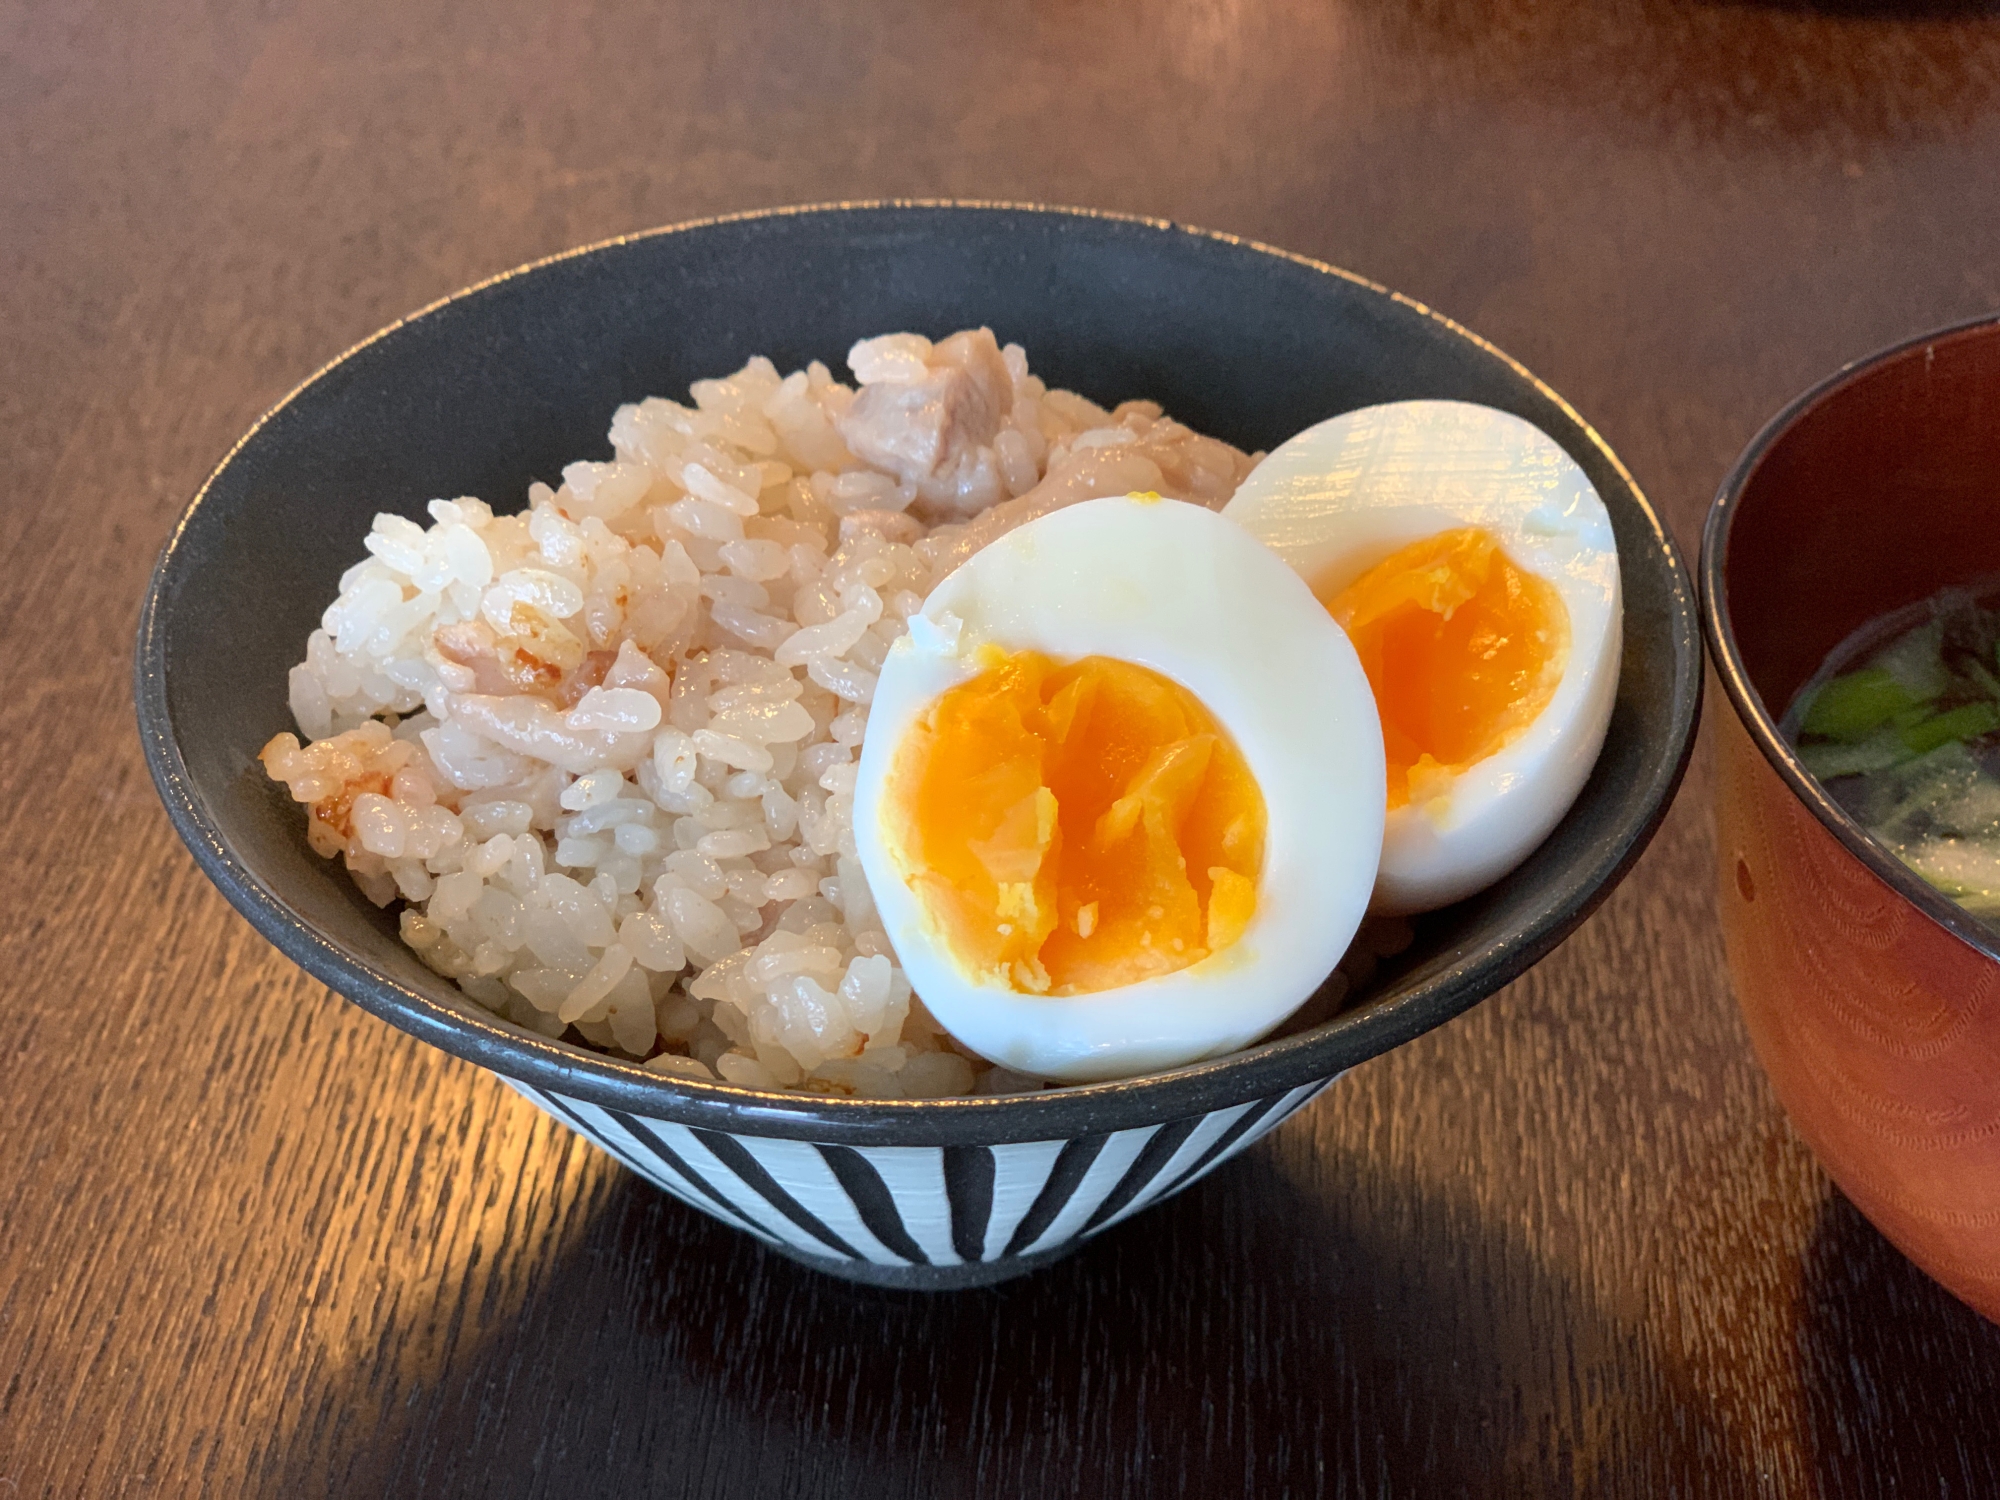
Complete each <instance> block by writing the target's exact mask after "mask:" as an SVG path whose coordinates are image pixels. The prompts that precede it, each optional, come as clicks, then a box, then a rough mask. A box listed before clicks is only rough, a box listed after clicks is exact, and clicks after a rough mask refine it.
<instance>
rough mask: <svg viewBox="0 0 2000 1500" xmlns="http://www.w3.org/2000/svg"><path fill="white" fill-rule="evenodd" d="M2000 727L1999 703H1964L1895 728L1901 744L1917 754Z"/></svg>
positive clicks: (1972, 737) (1988, 732) (1990, 731)
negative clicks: (1916, 722) (1900, 738)
mask: <svg viewBox="0 0 2000 1500" xmlns="http://www.w3.org/2000/svg"><path fill="white" fill-rule="evenodd" d="M1995 729H2000V705H1995V704H1992V703H1965V704H1961V705H1960V706H1959V707H1957V708H1954V709H1949V710H1947V711H1946V712H1944V713H1941V714H1937V715H1935V716H1933V717H1931V718H1928V719H1925V720H1924V721H1923V722H1922V723H1919V724H1912V725H1909V726H1908V727H1906V728H1901V729H1899V730H1898V731H1897V733H1898V734H1900V735H1901V736H1902V739H1903V743H1904V744H1905V745H1908V746H1909V747H1910V748H1911V749H1912V750H1914V751H1915V752H1916V753H1917V754H1919V755H1922V754H1924V753H1926V752H1927V751H1931V750H1935V749H1937V747H1938V746H1940V745H1948V744H1951V743H1953V742H1954V741H1957V740H1969V739H1975V738H1977V737H1978V736H1980V735H1982V734H1990V733H1992V732H1993V731H1994V730H1995Z"/></svg>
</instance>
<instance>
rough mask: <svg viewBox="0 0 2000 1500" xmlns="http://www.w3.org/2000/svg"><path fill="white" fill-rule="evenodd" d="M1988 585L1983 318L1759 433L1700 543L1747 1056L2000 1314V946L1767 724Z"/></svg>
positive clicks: (1921, 1242) (1989, 427)
mask: <svg viewBox="0 0 2000 1500" xmlns="http://www.w3.org/2000/svg"><path fill="white" fill-rule="evenodd" d="M1995 575H2000V319H1985V320H1982V321H1980V322H1978V323H1975V324H1968V325H1965V326H1961V327H1957V328H1951V329H1946V330H1944V331H1941V332H1938V333H1935V334H1931V335H1928V336H1926V337H1924V338H1921V339H1916V340H1913V341H1912V342H1910V343H1907V344H1901V345H1898V346H1897V347H1895V348H1892V349H1889V350H1886V351H1884V352H1883V353H1881V354H1878V355H1875V356H1874V357H1872V358H1870V359H1867V360H1863V361H1862V362H1860V363H1859V364H1856V365H1852V366H1849V367H1848V368H1847V369H1845V370H1842V371H1841V372H1840V373H1839V374H1837V375H1835V376H1834V377H1833V378H1832V379H1830V380H1828V381H1826V382H1825V383H1823V384H1822V385H1820V386H1818V387H1817V388H1816V389H1814V390H1812V391H1809V392H1807V393H1806V394H1805V395H1804V396H1802V397H1800V398H1799V400H1798V401H1796V402H1794V403H1793V404H1792V405H1791V407H1789V408H1788V409H1787V410H1785V411H1784V412H1782V413H1781V414H1780V415H1779V416H1778V417H1777V418H1776V419H1775V420H1774V421H1772V423H1771V424H1770V425H1769V426H1768V427H1766V428H1765V429H1764V431H1763V432H1762V433H1761V434H1759V435H1758V437H1757V439H1756V441H1754V442H1753V443H1752V444H1751V445H1750V448H1749V450H1748V451H1747V452H1746V453H1745V454H1744V456H1743V458H1742V459H1741V461H1740V462H1739V463H1738V464H1737V466H1736V469H1735V471H1734V472H1733V473H1731V475H1730V476H1729V478H1728V480H1727V481H1726V482H1725V483H1724V485H1723V487H1722V492H1721V494H1720V495H1719V496H1718V497H1717V499H1716V502H1715V505H1714V508H1713V509H1712V510H1711V511H1710V513H1709V517H1708V524H1707V527H1706V529H1705V531H1704V534H1703V538H1702V559H1701V586H1702V628H1703V630H1704V631H1705V632H1706V634H1707V636H1708V645H1709V652H1710V660H1711V661H1712V662H1713V663H1714V667H1715V672H1716V675H1717V677H1718V678H1719V680H1720V683H1721V686H1722V690H1723V692H1724V694H1725V695H1726V697H1727V699H1728V702H1729V704H1730V707H1731V708H1732V709H1733V710H1734V712H1733V713H1729V714H1723V715H1720V716H1718V717H1719V723H1718V728H1717V735H1716V739H1717V746H1718V753H1719V759H1720V765H1719V771H1720V775H1719V778H1718V791H1717V800H1716V819H1717V824H1718V835H1719V838H1718V852H1719V857H1720V870H1719V876H1720V884H1721V908H1722V920H1723V931H1724V935H1725V937H1726V939H1727V942H1728V947H1729V965H1730V970H1731V973H1732V975H1733V977H1734V979H1735V984H1736V995H1737V999H1738V1001H1739V1002H1740V1003H1741V1005H1742V1007H1743V1016H1744V1019H1745V1021H1746V1022H1747V1023H1748V1025H1749V1029H1750V1036H1751V1040H1752V1041H1753V1042H1754V1044H1755V1045H1756V1048H1757V1054H1758V1056H1759V1058H1760V1059H1761V1060H1762V1062H1763V1064H1764V1068H1765V1071H1766V1072H1767V1073H1769V1075H1770V1078H1771V1083H1772V1086H1773V1087H1774V1088H1775V1089H1776V1090H1777V1093H1778V1097H1779V1099H1780V1100H1782V1101H1783V1103H1784V1106H1785V1109H1786V1110H1787V1112H1788V1113H1789V1114H1790V1116H1791V1119H1792V1123H1793V1124H1794V1125H1795V1126H1796V1127H1797V1128H1798V1131H1799V1133H1800V1134H1801V1135H1802V1136H1803V1137H1804V1138H1805V1140H1806V1142H1807V1144H1808V1145H1809V1146H1811V1148H1812V1150H1813V1151H1814V1153H1815V1154H1816V1155H1817V1156H1818V1157H1819V1159H1820V1161H1821V1162H1822V1163H1823V1164H1824V1165H1825V1167H1826V1169H1827V1171H1828V1172H1829V1173H1831V1174H1832V1176H1833V1179H1834V1181H1835V1182H1837V1183H1838V1184H1839V1185H1840V1187H1841V1190H1842V1191H1843V1192H1845V1193H1846V1194H1847V1196H1848V1197H1849V1198H1851V1199H1852V1200H1853V1201H1854V1203H1855V1204H1856V1205H1857V1206H1858V1207H1859V1208H1860V1209H1861V1211H1862V1212H1863V1213H1865V1214H1867V1216H1868V1217H1869V1218H1870V1219H1871V1220H1872V1221H1873V1222H1874V1223H1875V1225H1876V1227H1878V1228H1879V1229H1880V1230H1881V1231H1882V1232H1883V1233H1884V1234H1885V1235H1887V1236H1888V1237H1889V1239H1891V1240H1892V1241H1894V1242H1895V1244H1896V1245H1897V1246H1898V1247H1899V1248H1900V1249H1901V1250H1902V1251H1903V1252H1904V1253H1905V1254H1906V1255H1908V1256H1909V1257H1910V1259H1911V1260H1913V1261H1915V1262H1916V1263H1917V1264H1918V1265H1919V1266H1921V1267H1922V1268H1923V1269H1924V1270H1925V1271H1927V1272H1928V1273H1929V1274H1930V1275H1931V1276H1933V1277H1935V1278H1936V1279H1937V1280H1938V1281H1939V1282H1941V1283H1942V1284H1943V1285H1944V1286H1946V1287H1947V1288H1949V1289H1950V1290H1951V1291H1952V1292H1954V1293H1956V1294H1957V1295H1958V1296H1959V1297H1961V1298H1962V1299H1964V1300H1965V1301H1966V1302H1967V1303H1969V1304H1970V1305H1971V1306H1973V1307H1974V1308H1977V1309H1978V1310H1979V1311H1980V1312H1981V1313H1983V1314H1985V1315H1986V1316H1987V1317H1988V1318H1992V1319H1994V1320H1996V1321H2000V933H1996V932H1995V931H1993V930H1992V929H1989V928H1987V927H1985V926H1982V925H1981V924H1980V923H1979V922H1977V921H1975V920H1974V919H1973V918H1972V917H1971V916H1969V915H1968V914H1966V913H1965V912H1964V911H1963V910H1961V909H1960V908H1959V907H1958V906H1957V905H1955V904H1954V903H1953V902H1951V901H1950V900H1948V899H1947V898H1946V897H1944V896H1943V895H1941V894H1939V893H1938V892H1937V891H1935V890H1933V889H1932V888H1931V887H1930V886H1929V885H1927V884H1925V883H1924V881H1922V880H1921V879H1919V878H1918V877H1917V876H1916V875H1914V874H1913V873H1911V872H1910V871H1909V870H1907V869H1905V868H1904V867H1903V865H1902V864H1901V863H1899V862H1898V861H1897V860H1896V858H1895V856H1894V855H1892V854H1891V853H1890V852H1889V851H1888V850H1887V849H1886V848H1884V847H1883V846H1882V845H1880V844H1878V843H1876V842H1875V841H1874V840H1873V839H1872V838H1870V837H1869V836H1868V834H1867V833H1865V832H1864V831H1863V830H1862V828H1861V827H1860V825H1859V824H1857V823H1856V822H1855V821H1854V820H1853V819H1852V818H1850V817H1849V816H1848V815H1847V814H1846V813H1845V812H1843V811H1842V810H1841V808H1840V807H1839V805H1838V804H1837V803H1835V802H1834V801H1833V799H1832V798H1830V797H1829V796H1828V795H1827V793H1826V792H1825V790H1824V789H1823V788H1822V787H1821V786H1820V785H1819V783H1818V782H1816V781H1815V780H1814V779H1813V778H1812V777H1811V776H1810V775H1809V774H1808V773H1807V772H1806V770H1805V769H1804V767H1803V766H1802V765H1801V764H1800V763H1799V760H1798V758H1797V757H1796V756H1795V755H1794V754H1793V752H1792V749H1791V747H1790V745H1788V744H1787V743H1786V742H1785V740H1784V738H1783V737H1782V736H1781V735H1780V733H1779V730H1778V721H1779V719H1780V718H1781V716H1782V715H1783V714H1784V712H1785V708H1786V705H1787V704H1789V703H1790V702H1791V700H1792V698H1793V696H1794V695H1795V694H1796V693H1797V692H1798V690H1799V688H1800V687H1801V686H1803V685H1804V683H1805V682H1806V681H1807V679H1808V678H1810V677H1811V676H1812V675H1813V673H1814V672H1815V671H1816V670H1817V669H1818V667H1819V665H1820V663H1821V661H1823V660H1824V659H1825V657H1826V656H1827V654H1828V653H1829V652H1830V651H1832V650H1833V649H1834V648H1835V647H1836V646H1837V645H1839V644H1840V643H1841V642H1842V641H1843V640H1844V639H1845V638H1846V637H1847V636H1848V635H1849V634H1850V633H1851V632H1853V631H1855V630H1856V629H1858V628H1859V627H1861V626H1862V625H1865V624H1867V623H1868V622H1869V621H1871V620H1873V619H1875V618H1876V617H1878V616H1881V615H1884V614H1887V613H1888V612H1890V611H1891V610H1894V609H1897V608H1899V607H1901V606H1904V605H1907V604H1910V603H1913V602H1914V601H1917V600H1921V599H1923V598H1925V597H1926V596H1927V595H1930V594H1933V593H1935V592H1936V591H1938V590H1939V589H1941V588H1944V587H1946V586H1948V585H1952V584H1967V583H1973V582H1978V581H1982V580H1986V579H1990V578H1992V577H1994V576H1995Z"/></svg>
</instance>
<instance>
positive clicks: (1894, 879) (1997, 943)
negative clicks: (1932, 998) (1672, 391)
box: [1696, 313, 2000, 962]
mask: <svg viewBox="0 0 2000 1500" xmlns="http://www.w3.org/2000/svg"><path fill="white" fill-rule="evenodd" d="M1996 330H2000V313H1981V314H1979V315H1978V316H1976V317H1971V318H1966V319H1963V320H1961V321H1959V322H1956V323H1947V324H1945V325H1943V326H1942V327H1939V328H1933V329H1929V330H1927V331H1925V332H1923V333H1918V334H1913V335H1911V336H1910V337H1908V338H1902V339H1898V340H1896V341H1895V342H1894V343H1892V344H1887V345H1884V346H1883V347H1881V348H1879V349H1876V350H1875V351H1874V352H1872V353H1869V354H1864V355H1862V356H1861V357H1860V358H1858V359H1853V360H1849V361H1848V362H1847V363H1846V364H1844V365H1842V366H1840V368H1839V369H1837V370H1835V371H1833V373H1832V374H1830V375H1827V376H1825V377H1824V378H1823V379H1821V380H1819V381H1817V382H1815V383H1814V384H1813V385H1811V386H1809V387H1808V388H1807V389H1806V390H1805V391H1803V392H1801V393H1800V394H1799V395H1797V396H1795V397H1793V398H1792V400H1791V401H1789V402H1787V403H1786V404H1785V405H1784V406H1783V407H1782V408H1781V409H1780V410H1779V411H1778V413H1777V414H1776V415H1775V416H1773V417H1772V418H1771V419H1770V420H1769V421H1767V422H1765V424H1764V425H1763V426H1762V427H1761V428H1759V429H1758V431H1757V435H1756V436H1755V437H1753V438H1751V439H1750V442H1749V445H1748V446H1747V447H1745V448H1744V450H1743V452H1742V454H1741V455H1740V456H1739V457H1738V458H1737V460H1736V462H1735V464H1734V465H1733V466H1732V467H1731V468H1730V470H1729V472H1728V474H1727V475H1725V476H1724V478H1723V481H1722V484H1721V487H1720V488H1719V489H1717V491H1716V493H1715V499H1714V500H1713V501H1712V502H1711V503H1710V505H1709V508H1708V515H1707V517H1706V518H1705V519H1704V521H1703V522H1702V528H1701V556H1700V559H1699V561H1698V563H1697V565H1696V567H1697V574H1698V577H1699V580H1700V592H1701V630H1702V635H1703V637H1704V638H1705V640H1706V643H1707V646H1708V657H1709V662H1710V664H1711V665H1712V666H1713V667H1714V669H1715V675H1716V680H1717V681H1718V682H1720V683H1721V685H1722V691H1723V694H1724V696H1725V697H1727V698H1728V700H1729V704H1730V707H1731V708H1733V709H1734V710H1735V711H1736V718H1737V722H1738V723H1740V724H1741V725H1742V726H1743V728H1744V730H1745V732H1746V733H1748V735H1749V736H1750V741H1751V743H1752V744H1753V745H1755V746H1756V747H1757V751H1758V753H1759V754H1761V755H1762V756H1763V757H1764V760H1765V763H1766V764H1768V765H1769V766H1770V767H1771V769H1772V770H1773V771H1775V772H1777V774H1778V779H1779V780H1780V781H1782V782H1783V783H1784V785H1785V787H1786V789H1787V790H1788V791H1790V792H1791V794H1792V795H1793V796H1794V797H1795V798H1797V799H1798V801H1799V802H1801V803H1802V804H1804V806H1805V808H1806V810H1807V811H1808V812H1810V813H1811V814H1812V815H1813V816H1814V817H1815V818H1817V819H1818V820H1819V823H1820V825H1821V826H1822V827H1823V828H1825V829H1826V831H1827V832H1828V833H1830V834H1832V835H1833V836H1834V837H1835V838H1836V839H1838V840H1839V841H1840V843H1841V846H1842V847H1843V848H1845V849H1846V850H1847V852H1848V853H1849V854H1852V855H1853V856H1854V857H1855V858H1856V859H1858V860H1860V861H1861V863H1862V864H1863V865H1865V866H1866V867H1867V868H1868V869H1869V870H1870V871H1871V872H1872V873H1873V874H1874V875H1875V877H1876V878H1877V879H1879V880H1880V881H1882V883H1883V884H1885V885H1887V886H1888V887H1889V888H1890V889H1891V890H1893V891H1895V892H1896V893H1897V894H1898V895H1900V896H1901V897H1903V899H1904V900H1906V901H1908V902H1909V903H1910V904H1911V905H1912V906H1914V907H1916V909H1917V910H1918V911H1920V912H1922V913H1923V914H1924V915H1925V916H1926V917H1929V918H1930V919H1931V920H1932V921H1933V922H1935V923H1936V924H1937V925H1938V926H1940V927H1942V928H1944V929H1945V930H1946V931H1947V932H1949V933H1950V934H1951V935H1952V936H1953V937H1955V938H1957V939H1959V940H1960V941H1961V942H1963V943H1965V944H1966V945H1967V946H1968V947H1971V948H1973V949H1975V950H1977V951H1978V952H1980V953H1982V954H1984V955H1985V956H1986V957H1987V958H1990V959H1992V960H1994V961H1995V962H2000V933H1996V932H1995V931H1994V930H1993V929H1991V928H1989V927H1987V926H1986V925H1985V924H1984V923H1983V922H1981V921H1980V920H1979V919H1978V918H1977V917H1975V916H1973V915H1972V914H1971V913H1970V912H1968V911H1967V910H1966V909H1965V908H1964V907H1962V906H1960V905H1959V904H1958V903H1957V902H1956V901H1953V900H1952V899H1951V898H1950V897H1949V896H1947V895H1945V894H1944V893H1943V892H1942V891H1939V890H1937V889H1936V888H1935V887H1933V886H1932V885H1931V884H1930V883H1929V882H1928V881H1926V880H1924V879H1923V877H1922V876H1920V875H1918V874H1917V873H1916V872H1915V871H1914V870H1912V869H1911V868H1910V867H1909V866H1908V865H1906V864H1904V863H1903V862H1902V861H1901V860H1900V859H1898V858H1896V856H1895V855H1894V854H1893V853H1892V852H1890V850H1889V848H1888V846H1887V845H1885V844H1883V843H1881V842H1879V841H1878V840H1877V839H1876V838H1875V837H1874V835H1872V834H1871V833H1869V832H1868V830H1867V829H1865V828H1863V827H1862V826H1861V825H1860V824H1859V823H1858V822H1856V821H1855V820H1854V818H1852V817H1851V816H1850V815H1849V814H1848V812H1847V811H1846V809H1844V808H1843V807H1841V805H1840V804H1839V803H1838V802H1836V801H1834V799H1833V797H1832V796H1831V795H1830V794H1829V793H1828V792H1827V790H1826V788H1825V787H1823V786H1822V785H1821V784H1820V782H1819V779H1818V778H1817V777H1816V776H1814V775H1813V774H1812V773H1811V772H1810V771H1808V770H1807V769H1806V768H1805V764H1804V762H1802V761H1801V760H1800V759H1799V758H1798V754H1797V752H1796V751H1795V750H1794V749H1793V748H1792V746H1791V745H1790V744H1789V743H1788V742H1787V741H1786V739H1785V736H1784V734H1783V733H1782V731H1780V729H1779V728H1778V721H1777V719H1776V718H1774V717H1773V716H1772V714H1771V711H1770V709H1769V708H1768V707H1767V706H1766V705H1765V703H1764V698H1763V695H1762V694H1761V693H1759V692H1758V691H1757V688H1756V686H1755V685H1754V684H1753V683H1752V682H1751V681H1750V674H1749V672H1748V670H1747V669H1746V668H1745V667H1744V665H1743V655H1742V652H1741V651H1740V650H1739V649H1738V647H1737V642H1736V627H1735V624H1734V623H1733V621H1732V620H1731V617H1730V613H1729V539H1730V533H1731V530H1732V528H1733V527H1734V526H1735V524H1736V516H1737V514H1738V512H1739V511H1740V510H1741V509H1742V504H1743V494H1744V491H1746V490H1747V489H1748V488H1749V487H1750V484H1751V481H1752V480H1754V479H1755V478H1756V477H1757V472H1758V470H1759V469H1761V468H1762V467H1763V464H1764V460H1765V459H1766V458H1768V457H1769V456H1770V454H1771V451H1772V450H1773V449H1774V448H1775V447H1777V445H1778V444H1779V443H1780V442H1782V441H1783V440H1784V439H1785V438H1786V437H1787V436H1788V435H1790V433H1791V432H1792V431H1793V429H1794V428H1796V427H1797V426H1798V424H1799V423H1800V422H1801V421H1803V420H1804V419H1805V418H1806V417H1807V416H1809V415H1810V414H1811V413H1813V412H1815V411H1817V410H1818V409H1819V408H1820V407H1821V406H1823V405H1825V404H1826V403H1827V402H1828V401H1830V400H1832V399H1833V398H1835V397H1837V396H1839V395H1840V394H1842V393H1843V392H1845V391H1846V390H1847V389H1848V388H1849V387H1850V386H1853V385H1854V384H1856V383H1857V382H1859V381H1862V380H1865V379H1866V378H1867V377H1868V376H1870V375H1872V374H1874V373H1875V372H1876V371H1877V370H1880V369H1882V368H1884V367H1885V366H1887V365H1890V364H1893V363H1895V362H1896V361H1897V360H1900V359H1904V358H1907V357H1909V356H1911V355H1913V354H1916V353H1917V352H1918V351H1920V350H1922V351H1928V350H1932V349H1935V348H1936V347H1937V346H1938V345H1939V344H1943V343H1949V342H1952V341H1955V340H1957V339H1960V338H1969V337H1976V336H1978V335H1980V334H1983V333H1991V332H1994V331H1996ZM1911 602H1912V603H1916V602H1918V601H1914V600H1913V601H1911Z"/></svg>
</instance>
